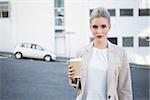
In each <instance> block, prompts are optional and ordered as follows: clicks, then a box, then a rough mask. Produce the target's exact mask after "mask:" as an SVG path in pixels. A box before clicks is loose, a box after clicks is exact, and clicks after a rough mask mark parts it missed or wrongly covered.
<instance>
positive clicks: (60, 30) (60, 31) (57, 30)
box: [55, 29, 64, 33]
mask: <svg viewBox="0 0 150 100" xmlns="http://www.w3.org/2000/svg"><path fill="white" fill-rule="evenodd" d="M62 32H64V30H63V29H55V33H62Z"/></svg>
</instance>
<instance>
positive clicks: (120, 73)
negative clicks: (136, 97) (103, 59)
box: [69, 41, 132, 100]
mask: <svg viewBox="0 0 150 100" xmlns="http://www.w3.org/2000/svg"><path fill="white" fill-rule="evenodd" d="M92 48H93V42H92V43H91V44H89V45H88V46H86V47H85V48H83V49H82V50H80V51H79V52H78V53H77V57H81V58H82V66H81V78H80V79H76V82H72V81H71V80H70V79H69V83H70V85H71V86H73V87H74V88H75V89H77V90H78V94H77V98H76V100H86V99H85V98H86V94H87V93H86V92H87V91H86V88H85V86H86V77H87V73H88V70H87V66H88V65H89V61H90V59H91V56H92ZM107 55H108V56H107V58H108V72H107V100H132V85H131V76H130V67H129V63H128V60H127V54H126V52H125V50H124V49H122V48H121V47H119V46H116V45H114V44H112V43H110V42H109V41H108V49H107ZM93 100H94V98H93Z"/></svg>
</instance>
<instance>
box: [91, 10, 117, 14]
mask: <svg viewBox="0 0 150 100" xmlns="http://www.w3.org/2000/svg"><path fill="white" fill-rule="evenodd" d="M107 10H108V12H109V13H110V16H116V10H115V9H107ZM92 11H93V9H90V10H89V13H90V15H91V13H92Z"/></svg>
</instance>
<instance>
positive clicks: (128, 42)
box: [123, 37, 133, 47]
mask: <svg viewBox="0 0 150 100" xmlns="http://www.w3.org/2000/svg"><path fill="white" fill-rule="evenodd" d="M123 47H133V37H123Z"/></svg>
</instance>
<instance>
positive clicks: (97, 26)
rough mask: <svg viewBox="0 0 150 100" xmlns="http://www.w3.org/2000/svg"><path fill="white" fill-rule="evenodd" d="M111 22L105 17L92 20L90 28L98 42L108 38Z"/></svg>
mask: <svg viewBox="0 0 150 100" xmlns="http://www.w3.org/2000/svg"><path fill="white" fill-rule="evenodd" d="M110 27H111V26H110V24H109V22H108V19H107V18H105V17H96V18H94V19H93V20H92V21H91V25H90V29H91V32H92V35H93V37H94V40H95V41H96V42H103V41H105V40H107V35H108V32H109V30H110Z"/></svg>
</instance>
